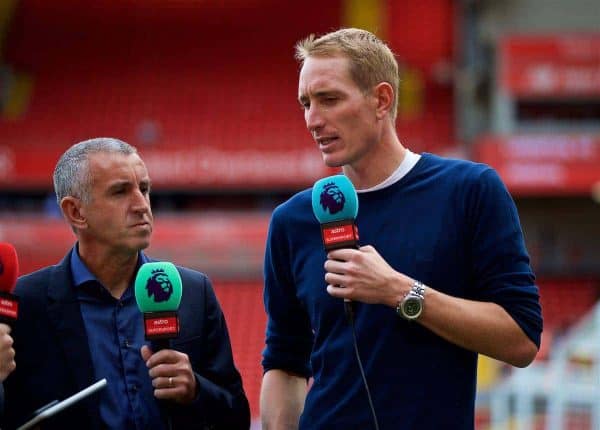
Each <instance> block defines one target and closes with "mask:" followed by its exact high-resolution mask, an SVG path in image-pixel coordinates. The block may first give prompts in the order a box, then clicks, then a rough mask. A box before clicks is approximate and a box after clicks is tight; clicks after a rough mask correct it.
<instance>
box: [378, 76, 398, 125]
mask: <svg viewBox="0 0 600 430" xmlns="http://www.w3.org/2000/svg"><path fill="white" fill-rule="evenodd" d="M374 95H375V99H376V100H377V106H376V111H375V115H376V116H377V119H384V118H385V117H387V116H389V114H390V112H391V111H392V107H393V106H392V105H393V103H394V89H393V88H392V86H391V85H390V84H388V83H387V82H380V83H379V84H377V85H375V88H374Z"/></svg>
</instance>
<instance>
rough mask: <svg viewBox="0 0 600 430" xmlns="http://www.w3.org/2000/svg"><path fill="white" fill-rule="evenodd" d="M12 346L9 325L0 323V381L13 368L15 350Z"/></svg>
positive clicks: (15, 364)
mask: <svg viewBox="0 0 600 430" xmlns="http://www.w3.org/2000/svg"><path fill="white" fill-rule="evenodd" d="M12 346H13V338H12V337H11V336H10V327H9V326H8V325H6V324H1V323H0V382H2V381H4V380H5V379H6V377H7V376H8V375H9V374H10V372H12V371H13V370H15V368H16V367H17V363H15V350H14V348H13V347H12Z"/></svg>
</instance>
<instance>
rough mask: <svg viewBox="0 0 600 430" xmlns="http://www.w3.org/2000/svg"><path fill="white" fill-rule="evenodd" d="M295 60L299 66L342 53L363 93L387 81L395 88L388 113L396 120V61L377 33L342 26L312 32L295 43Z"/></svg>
mask: <svg viewBox="0 0 600 430" xmlns="http://www.w3.org/2000/svg"><path fill="white" fill-rule="evenodd" d="M295 48H296V55H295V57H296V59H297V60H298V62H299V63H300V64H301V65H302V64H304V60H306V59H307V58H308V57H311V56H313V57H335V56H338V55H343V56H345V57H347V58H348V60H349V61H350V76H351V77H352V80H353V81H354V82H355V83H356V85H357V86H358V88H360V90H361V91H362V92H363V93H367V92H368V91H370V90H371V89H372V88H373V87H374V86H375V85H377V84H380V83H381V82H387V83H388V84H390V85H391V86H392V88H393V90H394V100H393V104H392V109H391V111H390V116H391V118H392V120H395V119H396V114H397V111H398V109H397V105H398V85H399V82H400V77H399V73H398V62H397V61H396V58H395V56H394V53H393V52H392V51H391V49H390V48H389V47H388V46H387V45H386V44H385V43H384V42H383V41H382V40H381V39H379V38H378V37H377V36H375V35H374V34H373V33H370V32H368V31H366V30H361V29H358V28H343V29H340V30H337V31H334V32H331V33H327V34H325V35H323V36H319V37H317V36H315V35H314V34H311V35H310V36H308V37H307V38H305V39H303V40H300V41H299V42H298V43H296V47H295Z"/></svg>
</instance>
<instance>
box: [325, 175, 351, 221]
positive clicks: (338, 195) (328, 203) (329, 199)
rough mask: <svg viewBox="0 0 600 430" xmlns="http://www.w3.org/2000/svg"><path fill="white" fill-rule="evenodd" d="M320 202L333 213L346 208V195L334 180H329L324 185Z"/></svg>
mask: <svg viewBox="0 0 600 430" xmlns="http://www.w3.org/2000/svg"><path fill="white" fill-rule="evenodd" d="M320 203H321V206H323V210H326V209H329V213H330V214H332V215H333V214H335V213H338V212H339V211H341V210H342V209H344V204H345V203H346V197H344V193H342V191H341V190H340V189H339V187H338V186H337V185H336V184H335V183H334V182H329V183H327V184H325V186H324V187H323V191H322V192H321V199H320Z"/></svg>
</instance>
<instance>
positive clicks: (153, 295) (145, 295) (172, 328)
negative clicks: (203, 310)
mask: <svg viewBox="0 0 600 430" xmlns="http://www.w3.org/2000/svg"><path fill="white" fill-rule="evenodd" d="M182 290H183V288H182V283H181V277H180V276H179V272H178V271H177V268H176V267H175V265H174V264H173V263H169V262H165V261H161V262H152V263H144V264H142V266H141V267H140V269H139V270H138V273H137V276H136V277H135V300H136V302H137V305H138V308H139V309H140V311H141V312H142V313H143V314H144V334H145V336H146V340H149V341H151V343H152V349H153V352H157V351H160V350H161V349H168V348H169V340H170V339H174V338H176V337H178V336H179V316H178V315H177V310H178V309H179V304H180V303H181V295H182Z"/></svg>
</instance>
